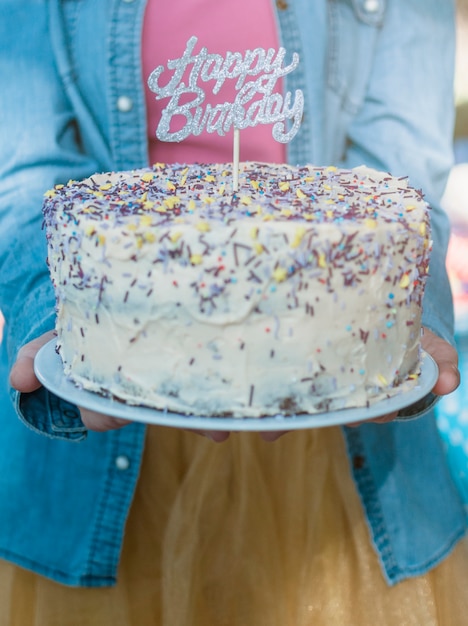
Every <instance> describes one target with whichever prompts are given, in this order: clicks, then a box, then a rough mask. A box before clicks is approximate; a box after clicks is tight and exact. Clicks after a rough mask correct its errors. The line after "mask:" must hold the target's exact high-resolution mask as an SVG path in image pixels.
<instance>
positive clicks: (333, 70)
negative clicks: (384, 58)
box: [327, 0, 386, 115]
mask: <svg viewBox="0 0 468 626" xmlns="http://www.w3.org/2000/svg"><path fill="white" fill-rule="evenodd" d="M385 6H386V5H385V0H330V1H329V2H328V19H329V26H330V28H329V42H328V61H327V84H328V88H329V89H331V90H332V91H333V92H334V93H335V94H336V95H337V96H338V98H339V101H340V106H341V108H342V110H344V111H346V112H347V113H349V114H351V115H354V114H355V113H357V111H358V110H359V108H360V106H361V104H362V102H363V100H364V97H365V93H366V86H367V83H368V79H369V76H370V72H371V69H372V64H373V58H374V48H375V45H376V43H377V38H378V33H379V29H380V27H381V26H382V25H383V22H384V17H385Z"/></svg>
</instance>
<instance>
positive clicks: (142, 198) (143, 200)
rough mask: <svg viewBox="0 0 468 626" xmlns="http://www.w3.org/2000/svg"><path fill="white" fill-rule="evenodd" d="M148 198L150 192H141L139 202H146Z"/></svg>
mask: <svg viewBox="0 0 468 626" xmlns="http://www.w3.org/2000/svg"><path fill="white" fill-rule="evenodd" d="M147 198H148V192H147V191H145V193H142V194H141V197H140V198H139V199H138V200H139V202H145V201H146V200H147Z"/></svg>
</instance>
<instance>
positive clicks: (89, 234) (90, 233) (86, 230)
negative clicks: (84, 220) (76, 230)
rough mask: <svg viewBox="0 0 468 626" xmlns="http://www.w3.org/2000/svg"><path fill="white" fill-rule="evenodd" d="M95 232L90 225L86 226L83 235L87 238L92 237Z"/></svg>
mask: <svg viewBox="0 0 468 626" xmlns="http://www.w3.org/2000/svg"><path fill="white" fill-rule="evenodd" d="M95 232H96V229H95V227H94V226H93V225H92V224H90V225H89V226H86V229H85V234H86V235H87V236H88V237H91V236H92V235H94V233H95Z"/></svg>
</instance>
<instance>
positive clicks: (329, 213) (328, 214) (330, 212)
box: [326, 209, 334, 220]
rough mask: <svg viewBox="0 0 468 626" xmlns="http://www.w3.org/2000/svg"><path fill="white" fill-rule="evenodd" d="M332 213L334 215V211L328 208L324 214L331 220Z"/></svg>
mask: <svg viewBox="0 0 468 626" xmlns="http://www.w3.org/2000/svg"><path fill="white" fill-rule="evenodd" d="M333 215H334V213H333V211H331V210H330V209H328V211H326V216H327V217H328V219H330V220H331V219H332V218H333Z"/></svg>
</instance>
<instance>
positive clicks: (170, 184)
mask: <svg viewBox="0 0 468 626" xmlns="http://www.w3.org/2000/svg"><path fill="white" fill-rule="evenodd" d="M166 189H167V190H168V191H175V185H174V183H173V182H171V181H170V180H168V181H167V183H166Z"/></svg>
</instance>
